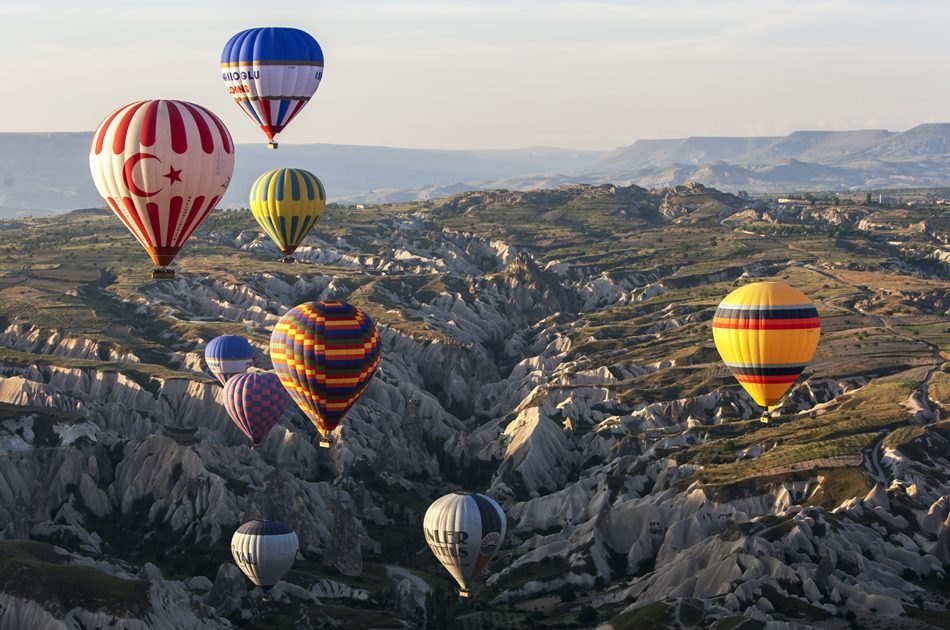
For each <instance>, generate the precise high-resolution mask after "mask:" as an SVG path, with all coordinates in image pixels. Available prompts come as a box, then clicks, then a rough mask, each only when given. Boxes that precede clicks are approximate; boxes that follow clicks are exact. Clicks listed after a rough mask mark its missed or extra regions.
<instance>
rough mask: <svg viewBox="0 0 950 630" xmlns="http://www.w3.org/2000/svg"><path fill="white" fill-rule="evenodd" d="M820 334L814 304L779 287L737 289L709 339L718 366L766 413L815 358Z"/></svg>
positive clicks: (718, 311) (721, 310) (723, 307)
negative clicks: (719, 359)
mask: <svg viewBox="0 0 950 630" xmlns="http://www.w3.org/2000/svg"><path fill="white" fill-rule="evenodd" d="M820 332H821V323H820V320H819V318H818V310H817V309H816V308H815V305H814V304H812V303H811V300H809V299H808V298H807V297H806V296H805V294H804V293H802V292H801V291H799V290H797V289H793V288H792V287H790V286H788V285H785V284H782V283H781V282H755V283H752V284H747V285H745V286H743V287H740V288H738V289H736V290H735V291H733V292H732V293H730V294H729V295H727V296H726V298H725V299H724V300H723V301H722V302H720V304H719V308H717V309H716V314H715V316H714V317H713V339H714V340H715V342H716V349H718V350H719V354H720V356H721V357H722V360H723V362H725V364H726V366H727V367H728V368H729V370H730V371H731V372H732V375H733V376H735V377H736V380H737V381H739V383H740V384H741V385H742V387H744V388H745V390H746V391H747V392H748V393H749V395H750V396H752V399H753V400H755V402H756V403H757V404H759V405H762V406H763V407H767V408H768V410H769V411H771V410H772V409H773V408H774V407H775V406H776V405H777V404H778V401H779V400H781V399H782V397H783V396H784V395H785V392H786V391H788V389H789V387H791V386H792V383H794V382H795V380H796V379H797V378H798V375H799V374H801V373H802V370H804V369H805V366H806V365H807V364H808V362H809V361H811V359H812V357H813V356H815V349H816V348H817V347H818V336H819V334H820Z"/></svg>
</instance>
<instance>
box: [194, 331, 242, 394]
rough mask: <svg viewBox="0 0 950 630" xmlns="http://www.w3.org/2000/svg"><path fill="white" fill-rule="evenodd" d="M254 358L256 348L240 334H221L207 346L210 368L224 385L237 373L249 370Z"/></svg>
mask: <svg viewBox="0 0 950 630" xmlns="http://www.w3.org/2000/svg"><path fill="white" fill-rule="evenodd" d="M253 358H254V349H253V348H251V344H250V343H248V341H247V339H245V338H244V337H240V336H238V335H221V336H220V337H215V338H214V339H212V340H211V341H209V342H208V345H207V346H206V347H205V362H206V363H207V364H208V369H209V370H211V373H212V374H213V375H214V377H215V378H216V379H218V380H219V381H220V382H221V384H222V385H224V384H226V383H227V382H228V379H229V378H231V377H232V376H235V375H237V374H243V373H244V372H247V368H248V367H250V365H251V359H253Z"/></svg>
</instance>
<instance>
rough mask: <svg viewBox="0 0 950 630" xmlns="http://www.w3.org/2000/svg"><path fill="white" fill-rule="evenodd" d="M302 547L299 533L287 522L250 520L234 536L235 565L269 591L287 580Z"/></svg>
mask: <svg viewBox="0 0 950 630" xmlns="http://www.w3.org/2000/svg"><path fill="white" fill-rule="evenodd" d="M298 548H299V544H298V542H297V534H295V533H294V530H292V529H291V528H290V526H289V525H287V523H285V522H283V521H276V520H275V521H259V520H254V521H248V522H247V523H244V524H243V525H241V526H240V527H239V528H238V529H237V531H236V532H234V536H232V537H231V555H232V556H233V557H234V563H235V564H237V565H238V568H239V569H241V571H243V572H244V575H246V576H247V577H248V579H249V580H250V581H251V582H253V583H254V584H256V585H257V586H260V587H262V588H263V589H264V590H265V591H266V590H268V589H270V587H272V586H273V585H274V584H276V583H277V581H278V580H280V578H282V577H284V574H285V573H287V571H288V570H289V569H290V567H291V566H292V565H293V563H294V558H296V557H297V549H298Z"/></svg>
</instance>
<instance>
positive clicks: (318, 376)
mask: <svg viewBox="0 0 950 630" xmlns="http://www.w3.org/2000/svg"><path fill="white" fill-rule="evenodd" d="M270 357H271V361H272V362H273V363H274V371H275V372H277V375H278V376H280V382H281V383H283V384H284V387H285V388H287V392H288V393H289V394H290V397H291V398H292V399H293V400H294V402H296V403H297V406H298V407H300V410H301V411H303V413H304V415H306V416H307V418H309V419H310V422H312V423H313V425H314V426H315V427H316V428H317V430H318V431H319V432H320V434H321V435H322V436H326V435H327V433H329V432H330V431H333V429H335V428H336V426H337V425H338V424H339V423H340V421H341V420H342V419H343V416H344V415H346V412H347V410H349V408H350V407H352V406H353V403H355V402H356V399H357V398H359V396H360V394H362V393H363V390H364V389H366V386H367V385H369V382H370V380H371V379H372V378H373V374H374V373H375V372H376V367H377V366H378V365H379V357H380V342H379V333H378V332H377V331H376V324H374V323H373V320H372V319H370V318H369V317H368V316H367V315H366V314H365V313H363V312H362V311H361V310H359V309H358V308H355V307H353V306H350V305H349V304H347V303H346V302H337V301H320V302H307V303H306V304H300V305H298V306H296V307H294V308H292V309H290V310H289V311H287V313H285V314H284V316H283V317H281V318H280V321H278V322H277V325H275V326H274V331H273V333H272V334H271V339H270Z"/></svg>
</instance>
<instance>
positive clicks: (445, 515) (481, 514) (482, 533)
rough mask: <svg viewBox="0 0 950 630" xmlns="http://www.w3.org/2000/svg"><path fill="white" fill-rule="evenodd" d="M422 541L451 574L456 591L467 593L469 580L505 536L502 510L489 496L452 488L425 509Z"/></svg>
mask: <svg viewBox="0 0 950 630" xmlns="http://www.w3.org/2000/svg"><path fill="white" fill-rule="evenodd" d="M422 526H423V529H424V531H425V537H426V542H427V543H429V548H430V549H432V553H433V554H435V557H436V558H438V560H439V562H441V563H442V566H444V567H445V568H446V570H447V571H448V572H449V573H450V574H451V575H452V577H453V578H455V581H456V582H458V585H459V595H461V596H462V597H471V591H470V586H471V583H472V580H474V579H475V578H476V577H478V574H479V573H481V572H482V570H483V569H484V568H485V567H486V566H487V565H488V563H489V562H490V561H491V559H492V557H493V556H494V555H495V552H496V551H498V548H499V547H500V546H501V542H502V540H504V538H505V529H506V519H505V512H504V511H503V510H502V509H501V506H499V505H498V504H497V503H496V502H495V501H494V500H493V499H492V498H491V497H487V496H485V495H484V494H475V493H471V492H454V493H452V494H447V495H445V496H444V497H441V498H439V499H436V501H435V502H434V503H433V504H432V505H430V506H429V509H428V510H426V515H425V518H424V519H423V521H422Z"/></svg>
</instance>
